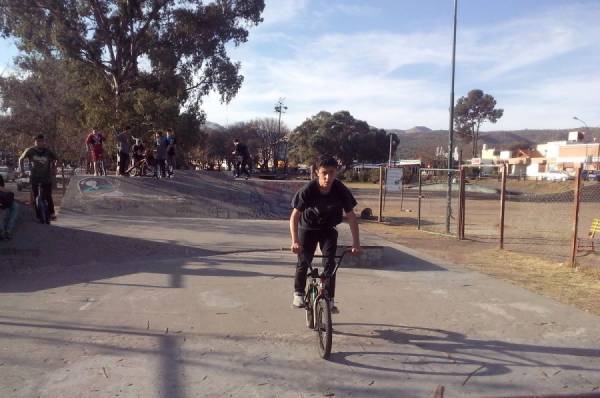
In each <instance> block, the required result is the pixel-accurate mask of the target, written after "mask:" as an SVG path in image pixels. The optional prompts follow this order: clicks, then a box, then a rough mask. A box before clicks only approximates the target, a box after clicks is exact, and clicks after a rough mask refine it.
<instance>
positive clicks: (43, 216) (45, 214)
mask: <svg viewBox="0 0 600 398" xmlns="http://www.w3.org/2000/svg"><path fill="white" fill-rule="evenodd" d="M35 206H36V207H37V212H38V214H39V217H40V218H39V220H40V222H41V223H42V224H50V211H49V209H48V205H47V204H46V201H45V200H44V199H42V196H41V195H38V197H37V198H36V199H35Z"/></svg>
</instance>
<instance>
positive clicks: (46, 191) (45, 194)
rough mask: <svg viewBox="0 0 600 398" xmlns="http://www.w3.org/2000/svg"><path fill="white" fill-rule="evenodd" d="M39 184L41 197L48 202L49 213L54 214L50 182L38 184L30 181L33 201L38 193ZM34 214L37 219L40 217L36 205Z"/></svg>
mask: <svg viewBox="0 0 600 398" xmlns="http://www.w3.org/2000/svg"><path fill="white" fill-rule="evenodd" d="M40 186H41V187H42V198H44V199H46V202H47V203H48V210H49V211H50V215H54V201H53V200H52V183H47V184H44V183H42V184H40V183H39V182H38V183H35V182H32V183H31V192H32V193H33V200H34V203H35V198H37V196H38V193H39V191H40ZM34 207H35V215H36V216H37V218H38V219H40V218H41V215H40V214H38V209H37V206H35V205H34Z"/></svg>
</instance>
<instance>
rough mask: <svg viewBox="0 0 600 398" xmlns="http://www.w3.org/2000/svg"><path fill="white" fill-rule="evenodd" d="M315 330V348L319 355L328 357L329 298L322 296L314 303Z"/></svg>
mask: <svg viewBox="0 0 600 398" xmlns="http://www.w3.org/2000/svg"><path fill="white" fill-rule="evenodd" d="M315 331H316V332H317V333H316V335H317V348H318V350H319V356H320V357H321V358H323V359H328V358H329V355H330V354H331V344H332V334H333V327H332V325H331V309H330V308H329V299H328V298H327V297H322V298H320V299H319V300H317V303H316V304H315Z"/></svg>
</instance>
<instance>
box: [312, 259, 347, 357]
mask: <svg viewBox="0 0 600 398" xmlns="http://www.w3.org/2000/svg"><path fill="white" fill-rule="evenodd" d="M351 251H352V250H350V249H346V250H344V251H343V252H342V254H341V255H339V256H334V257H335V259H336V264H335V268H334V270H333V272H332V273H331V274H330V275H326V274H325V272H322V273H319V269H318V268H316V267H313V266H312V264H309V266H308V277H309V282H308V289H307V290H306V296H305V297H304V303H305V304H304V309H305V310H306V326H307V327H308V328H309V329H313V330H314V331H315V332H316V333H315V335H316V338H317V349H318V351H319V356H320V357H321V358H323V359H328V358H329V355H330V354H331V346H332V343H333V325H332V321H331V306H330V305H331V304H330V302H331V299H330V297H329V291H328V286H329V280H330V278H331V277H333V276H334V275H335V274H336V272H337V270H338V268H339V267H340V265H341V264H342V260H343V259H344V256H345V255H346V254H347V253H349V252H351ZM314 258H325V256H322V255H316V256H314Z"/></svg>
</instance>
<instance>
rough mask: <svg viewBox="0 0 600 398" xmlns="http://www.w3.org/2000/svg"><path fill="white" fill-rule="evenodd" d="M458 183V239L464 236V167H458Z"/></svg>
mask: <svg viewBox="0 0 600 398" xmlns="http://www.w3.org/2000/svg"><path fill="white" fill-rule="evenodd" d="M459 178H460V185H459V191H458V234H457V235H458V239H460V240H463V239H464V238H465V236H464V231H465V228H464V223H465V217H464V215H465V169H464V168H463V167H461V168H460V174H459Z"/></svg>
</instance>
